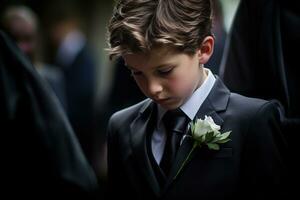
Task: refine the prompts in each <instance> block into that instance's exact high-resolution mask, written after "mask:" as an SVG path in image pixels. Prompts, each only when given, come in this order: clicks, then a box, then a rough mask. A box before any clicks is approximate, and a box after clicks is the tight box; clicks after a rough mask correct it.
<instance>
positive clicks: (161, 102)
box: [155, 98, 171, 104]
mask: <svg viewBox="0 0 300 200" xmlns="http://www.w3.org/2000/svg"><path fill="white" fill-rule="evenodd" d="M170 100H171V98H164V99H155V101H156V102H157V103H158V104H166V103H167V102H169V101H170Z"/></svg>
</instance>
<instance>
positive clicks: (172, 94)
mask: <svg viewBox="0 0 300 200" xmlns="http://www.w3.org/2000/svg"><path fill="white" fill-rule="evenodd" d="M123 58H124V60H125V64H126V66H127V67H128V68H129V69H130V70H131V72H132V75H133V77H134V79H135V81H136V83H137V84H138V86H139V88H140V89H141V90H142V92H143V93H144V94H145V95H146V96H147V97H149V98H151V99H152V100H154V101H155V102H156V103H158V104H160V105H161V106H162V107H164V108H165V109H167V110H172V109H176V108H178V107H180V106H181V105H182V104H183V103H184V102H185V101H186V100H187V99H188V98H189V97H190V96H191V95H192V93H193V92H194V91H195V89H197V88H198V86H199V85H200V84H201V83H202V81H203V79H204V73H203V68H202V67H200V66H199V65H200V63H199V57H198V53H195V54H194V55H187V54H184V53H178V52H176V51H172V49H171V48H170V47H160V48H154V49H152V50H151V51H150V52H149V53H136V54H126V55H123Z"/></svg>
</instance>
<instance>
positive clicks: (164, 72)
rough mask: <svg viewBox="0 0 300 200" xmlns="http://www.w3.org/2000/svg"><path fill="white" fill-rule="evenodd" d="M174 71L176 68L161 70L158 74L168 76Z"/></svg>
mask: <svg viewBox="0 0 300 200" xmlns="http://www.w3.org/2000/svg"><path fill="white" fill-rule="evenodd" d="M173 69H174V67H167V68H162V69H159V70H158V71H157V72H158V74H160V75H168V74H170V73H171V72H172V70H173Z"/></svg>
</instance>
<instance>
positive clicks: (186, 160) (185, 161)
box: [173, 142, 198, 180]
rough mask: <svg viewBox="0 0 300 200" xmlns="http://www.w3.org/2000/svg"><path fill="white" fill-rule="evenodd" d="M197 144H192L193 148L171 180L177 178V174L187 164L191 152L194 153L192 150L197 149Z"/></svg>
mask: <svg viewBox="0 0 300 200" xmlns="http://www.w3.org/2000/svg"><path fill="white" fill-rule="evenodd" d="M197 145H198V144H197V142H194V144H193V147H192V149H191V151H190V152H189V154H188V156H187V157H186V159H185V160H184V162H183V163H182V165H181V167H180V168H179V170H178V171H177V173H176V175H175V176H174V178H173V180H175V179H176V178H177V176H178V175H179V173H180V172H181V170H182V169H183V167H184V166H185V165H186V163H187V162H188V160H189V158H190V156H191V154H192V152H193V151H194V149H195V148H196V147H197Z"/></svg>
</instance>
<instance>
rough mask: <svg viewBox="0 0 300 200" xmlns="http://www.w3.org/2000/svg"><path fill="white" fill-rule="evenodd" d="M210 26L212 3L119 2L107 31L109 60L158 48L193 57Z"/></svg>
mask: <svg viewBox="0 0 300 200" xmlns="http://www.w3.org/2000/svg"><path fill="white" fill-rule="evenodd" d="M211 24H212V17H211V2H210V0H120V1H119V2H118V3H117V4H116V6H115V9H114V12H113V15H112V18H111V20H110V24H109V27H108V42H109V49H108V50H109V54H110V58H112V57H114V56H120V55H121V54H124V53H137V52H147V51H149V50H150V49H151V48H152V47H153V46H158V45H169V46H173V47H175V48H176V49H177V50H178V51H181V52H184V53H187V54H191V53H194V52H195V51H196V49H197V48H199V45H200V44H201V43H202V41H203V39H204V38H205V37H206V36H208V35H211Z"/></svg>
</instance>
